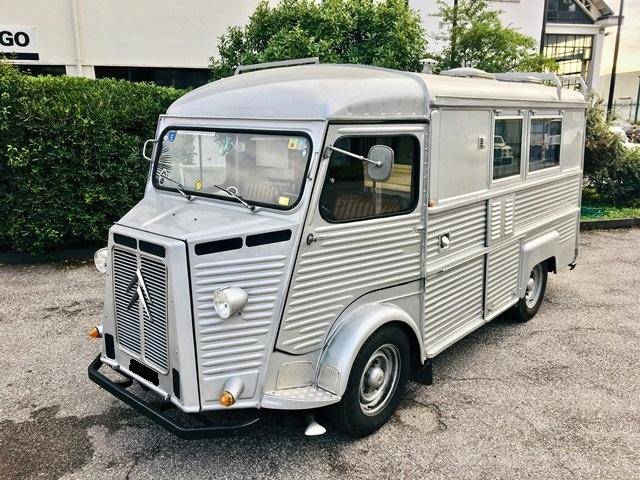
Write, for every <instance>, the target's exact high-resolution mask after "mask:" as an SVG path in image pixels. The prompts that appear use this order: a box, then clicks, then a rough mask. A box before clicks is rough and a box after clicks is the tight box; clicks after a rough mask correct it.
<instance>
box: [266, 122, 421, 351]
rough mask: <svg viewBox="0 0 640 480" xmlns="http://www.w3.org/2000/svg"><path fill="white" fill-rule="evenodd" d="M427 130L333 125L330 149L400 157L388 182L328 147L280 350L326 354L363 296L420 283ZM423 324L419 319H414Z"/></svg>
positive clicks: (413, 126) (283, 324) (280, 336)
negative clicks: (337, 327)
mask: <svg viewBox="0 0 640 480" xmlns="http://www.w3.org/2000/svg"><path fill="white" fill-rule="evenodd" d="M425 131H426V130H425V125H423V124H407V125H398V124H394V125H389V124H387V125H367V126H353V125H349V126H347V125H342V126H338V125H335V126H330V127H329V131H328V134H327V139H326V145H331V146H335V147H338V148H340V149H341V150H345V151H348V152H351V153H354V154H356V155H361V156H364V157H367V155H368V153H369V150H370V149H371V147H373V146H374V145H385V146H388V147H390V148H391V149H392V150H393V152H394V163H393V166H392V168H391V172H390V175H389V177H388V178H387V179H386V180H385V181H375V180H373V179H372V178H371V177H370V176H368V175H367V167H368V162H364V161H361V160H357V159H355V158H352V157H350V156H348V155H345V154H342V153H340V152H337V151H331V150H328V149H326V148H325V151H324V154H323V155H322V158H321V162H320V166H319V168H318V173H317V177H316V182H315V186H314V192H313V196H312V199H311V205H310V207H309V213H308V215H307V218H306V222H305V227H304V232H303V237H302V241H301V246H300V249H299V252H298V256H297V259H296V265H295V269H294V273H293V278H292V282H291V287H290V289H289V293H288V297H287V301H286V306H285V310H284V316H283V320H282V322H281V326H280V332H279V334H278V340H277V343H276V347H277V348H278V349H279V350H282V351H285V352H288V353H292V354H302V353H307V352H311V351H313V350H316V349H318V348H320V347H321V346H322V345H323V343H324V340H325V337H326V335H327V333H328V331H329V330H330V328H331V326H332V325H333V324H334V322H335V320H336V318H337V317H338V316H339V315H340V313H341V312H342V311H343V310H344V309H345V308H346V307H347V306H348V305H349V304H350V303H352V302H353V301H354V300H355V299H357V298H358V297H360V296H362V295H364V294H366V293H368V292H371V291H374V290H381V289H384V288H387V287H391V286H395V285H399V284H402V283H406V282H409V281H412V280H419V279H420V278H421V277H422V265H423V262H422V240H423V234H424V229H423V214H422V203H423V201H422V200H423V197H422V193H421V192H422V190H423V186H422V177H423V172H422V165H423V152H424V150H425ZM416 320H417V321H420V319H416Z"/></svg>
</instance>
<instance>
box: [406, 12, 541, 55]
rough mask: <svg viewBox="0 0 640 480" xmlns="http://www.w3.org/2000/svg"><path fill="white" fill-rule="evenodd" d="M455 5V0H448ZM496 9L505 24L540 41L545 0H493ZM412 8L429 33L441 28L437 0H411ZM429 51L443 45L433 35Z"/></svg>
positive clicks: (430, 39) (429, 38) (430, 38)
mask: <svg viewBox="0 0 640 480" xmlns="http://www.w3.org/2000/svg"><path fill="white" fill-rule="evenodd" d="M446 2H447V3H448V4H449V5H453V0H446ZM489 4H490V6H491V8H493V9H494V10H501V11H502V14H501V15H500V18H501V19H502V22H503V23H504V24H505V25H509V26H513V27H516V28H517V29H518V30H520V32H522V33H524V34H525V35H529V36H530V37H533V38H535V39H536V41H537V42H539V41H540V33H541V31H542V18H543V12H544V1H543V0H493V1H490V2H489ZM409 5H410V6H411V8H413V9H415V10H417V11H418V12H419V13H420V16H421V17H422V24H423V25H424V27H425V30H426V31H427V35H429V34H432V33H436V32H438V31H439V30H440V25H439V23H440V19H439V18H438V17H435V16H433V14H435V13H437V12H438V4H437V3H436V1H435V0H409ZM428 40H429V46H428V49H429V51H436V52H437V51H439V50H440V49H441V48H442V45H441V44H440V43H439V42H437V41H435V40H434V39H433V38H432V37H428Z"/></svg>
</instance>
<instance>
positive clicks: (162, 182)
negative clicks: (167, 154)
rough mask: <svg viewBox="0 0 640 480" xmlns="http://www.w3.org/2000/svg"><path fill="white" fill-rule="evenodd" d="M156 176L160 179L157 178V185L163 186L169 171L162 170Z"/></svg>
mask: <svg viewBox="0 0 640 480" xmlns="http://www.w3.org/2000/svg"><path fill="white" fill-rule="evenodd" d="M158 176H159V177H160V178H158V183H159V184H160V185H164V179H165V178H167V177H168V176H169V171H168V170H167V169H166V168H163V169H162V170H160V171H159V172H158Z"/></svg>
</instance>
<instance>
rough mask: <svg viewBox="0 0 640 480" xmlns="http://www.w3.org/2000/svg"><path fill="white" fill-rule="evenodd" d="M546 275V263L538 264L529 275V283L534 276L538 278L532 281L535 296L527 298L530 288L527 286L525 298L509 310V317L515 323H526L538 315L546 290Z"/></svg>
mask: <svg viewBox="0 0 640 480" xmlns="http://www.w3.org/2000/svg"><path fill="white" fill-rule="evenodd" d="M536 270H537V274H536ZM548 274H549V272H548V268H547V264H546V262H542V263H539V264H538V265H536V266H535V267H533V269H532V270H531V273H530V274H529V281H531V279H532V278H533V277H534V275H537V276H538V278H536V279H534V283H535V286H534V288H535V295H533V296H529V292H530V291H531V290H530V287H529V286H527V288H526V289H525V296H524V297H523V298H521V299H520V300H518V303H516V304H515V305H514V307H513V308H512V309H511V317H512V318H513V319H514V320H515V321H517V322H528V321H529V320H531V319H532V318H533V317H534V316H535V315H536V313H538V309H539V308H540V305H542V301H543V300H544V294H545V292H546V290H547V277H548ZM534 300H535V301H534Z"/></svg>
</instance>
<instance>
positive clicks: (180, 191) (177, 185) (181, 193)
mask: <svg viewBox="0 0 640 480" xmlns="http://www.w3.org/2000/svg"><path fill="white" fill-rule="evenodd" d="M158 176H159V177H160V178H163V179H164V180H169V181H170V182H173V183H175V184H176V190H177V191H178V193H179V194H180V195H182V196H183V197H184V198H186V199H187V200H191V195H190V194H188V193H187V192H186V191H185V190H184V186H183V185H182V184H181V183H180V182H177V181H175V180H174V179H173V178H169V177H167V176H166V175H163V174H161V173H158Z"/></svg>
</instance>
